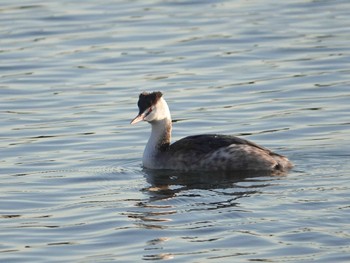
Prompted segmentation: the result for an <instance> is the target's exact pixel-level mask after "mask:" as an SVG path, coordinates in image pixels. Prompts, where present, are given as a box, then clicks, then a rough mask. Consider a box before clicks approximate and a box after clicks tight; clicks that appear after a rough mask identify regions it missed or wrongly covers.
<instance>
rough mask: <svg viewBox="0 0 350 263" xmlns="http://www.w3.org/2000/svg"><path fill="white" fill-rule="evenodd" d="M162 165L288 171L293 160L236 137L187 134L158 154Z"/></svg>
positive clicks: (177, 167) (170, 167)
mask: <svg viewBox="0 0 350 263" xmlns="http://www.w3.org/2000/svg"><path fill="white" fill-rule="evenodd" d="M158 160H159V165H160V166H162V167H163V168H165V169H176V170H213V171H220V170H221V171H230V170H232V171H233V170H261V171H274V170H286V169H289V168H291V167H292V164H291V163H290V162H289V160H288V159H287V158H286V157H284V156H282V155H279V154H276V153H274V152H272V151H270V150H268V149H266V148H264V147H261V146H259V145H257V144H255V143H253V142H250V141H248V140H244V139H241V138H238V137H235V136H229V135H215V134H204V135H194V136H188V137H185V138H183V139H181V140H179V141H177V142H175V143H173V144H171V145H170V146H169V147H168V148H167V149H166V150H164V151H163V152H162V153H160V154H159V156H158Z"/></svg>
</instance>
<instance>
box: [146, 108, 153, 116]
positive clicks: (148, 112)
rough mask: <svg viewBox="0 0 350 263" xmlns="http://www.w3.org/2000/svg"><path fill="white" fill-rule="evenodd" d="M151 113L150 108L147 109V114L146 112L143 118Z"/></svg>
mask: <svg viewBox="0 0 350 263" xmlns="http://www.w3.org/2000/svg"><path fill="white" fill-rule="evenodd" d="M151 112H152V107H149V108H148V110H147V112H146V115H145V117H146V116H148V115H149V114H150V113H151Z"/></svg>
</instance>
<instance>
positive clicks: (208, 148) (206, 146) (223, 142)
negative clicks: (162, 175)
mask: <svg viewBox="0 0 350 263" xmlns="http://www.w3.org/2000/svg"><path fill="white" fill-rule="evenodd" d="M231 144H244V145H249V146H252V147H256V148H259V149H261V150H263V151H265V152H267V153H268V154H274V153H272V152H271V151H270V150H268V149H266V148H264V147H261V146H259V145H257V144H255V143H253V142H250V141H248V140H244V139H241V138H238V137H235V136H230V135H217V134H203V135H194V136H188V137H185V138H183V139H181V140H178V141H177V142H175V143H173V144H171V145H170V147H169V150H170V151H171V152H173V153H176V152H180V151H181V152H183V151H185V152H192V151H194V152H197V153H202V154H206V153H210V152H212V151H215V150H217V149H219V148H221V147H227V146H229V145H231Z"/></svg>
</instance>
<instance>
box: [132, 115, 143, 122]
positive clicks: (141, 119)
mask: <svg viewBox="0 0 350 263" xmlns="http://www.w3.org/2000/svg"><path fill="white" fill-rule="evenodd" d="M144 117H145V114H139V115H137V116H136V117H135V118H134V119H133V120H132V121H131V122H130V124H135V123H138V122H140V121H143V118H144Z"/></svg>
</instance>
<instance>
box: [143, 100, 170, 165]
mask: <svg viewBox="0 0 350 263" xmlns="http://www.w3.org/2000/svg"><path fill="white" fill-rule="evenodd" d="M156 108H157V109H156V110H157V111H158V112H159V113H160V114H159V115H162V117H161V118H160V119H156V120H153V121H151V122H150V124H151V125H152V132H151V135H150V137H149V139H148V142H147V145H146V148H145V151H144V152H143V160H142V161H143V165H144V166H145V167H147V168H156V167H155V166H156V155H157V154H159V153H161V152H162V151H164V150H165V149H166V148H167V147H168V146H169V145H170V141H171V129H172V125H171V115H170V111H169V107H168V105H167V103H166V102H165V100H164V99H163V98H161V99H160V101H159V102H158V103H157V105H156Z"/></svg>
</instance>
